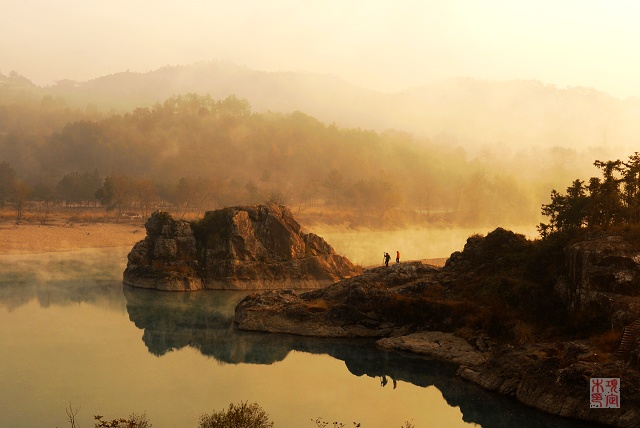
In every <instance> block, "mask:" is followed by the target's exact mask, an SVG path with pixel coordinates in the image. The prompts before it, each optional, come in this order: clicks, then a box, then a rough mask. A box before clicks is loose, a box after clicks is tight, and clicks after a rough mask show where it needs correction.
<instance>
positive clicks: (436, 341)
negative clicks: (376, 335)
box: [376, 331, 487, 367]
mask: <svg viewBox="0 0 640 428" xmlns="http://www.w3.org/2000/svg"><path fill="white" fill-rule="evenodd" d="M376 344H377V345H378V346H379V347H381V348H383V349H395V350H398V351H408V352H413V353H414V354H420V355H425V356H427V357H429V358H433V359H436V360H443V361H448V362H452V363H455V364H458V365H462V366H467V367H476V366H479V365H481V364H484V363H485V362H487V357H486V356H485V355H484V354H483V353H482V352H480V351H479V350H477V349H475V348H474V347H473V346H471V345H470V344H469V342H467V341H466V340H464V339H463V338H461V337H457V336H454V335H453V334H450V333H443V332H441V331H422V332H419V333H412V334H408V335H406V336H400V337H387V338H384V339H380V340H378V341H377V342H376Z"/></svg>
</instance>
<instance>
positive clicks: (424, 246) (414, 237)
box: [313, 226, 538, 266]
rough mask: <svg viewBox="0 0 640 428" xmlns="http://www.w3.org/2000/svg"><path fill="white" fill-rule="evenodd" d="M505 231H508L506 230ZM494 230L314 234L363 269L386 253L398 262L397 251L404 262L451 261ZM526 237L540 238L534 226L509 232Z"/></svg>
mask: <svg viewBox="0 0 640 428" xmlns="http://www.w3.org/2000/svg"><path fill="white" fill-rule="evenodd" d="M505 228H506V227H505ZM494 229H495V228H493V229H491V228H489V229H488V228H482V227H478V228H469V229H447V228H441V229H433V228H432V229H420V228H415V229H404V230H395V231H383V232H381V231H346V232H345V231H344V229H341V228H340V229H337V228H331V227H325V228H323V227H319V228H316V229H314V230H313V232H314V233H317V234H318V235H320V236H322V237H323V238H324V239H325V240H326V241H327V242H328V243H329V244H331V245H332V246H333V248H334V249H335V250H336V252H337V253H338V254H342V255H345V256H347V257H348V258H349V260H351V261H352V262H353V263H356V264H359V265H362V266H373V265H381V264H382V263H383V257H382V256H383V254H384V253H385V252H387V253H389V254H390V255H391V256H392V261H395V256H396V251H400V257H401V259H402V260H422V259H434V258H448V257H449V256H450V255H451V253H453V252H454V251H462V249H463V248H464V244H465V243H466V242H467V238H468V237H469V236H471V235H475V234H480V235H487V233H489V232H491V231H492V230H494ZM506 229H508V230H512V231H513V232H515V233H520V234H523V235H525V236H526V237H527V238H529V239H535V238H537V237H538V233H537V231H536V228H535V226H514V227H508V228H506Z"/></svg>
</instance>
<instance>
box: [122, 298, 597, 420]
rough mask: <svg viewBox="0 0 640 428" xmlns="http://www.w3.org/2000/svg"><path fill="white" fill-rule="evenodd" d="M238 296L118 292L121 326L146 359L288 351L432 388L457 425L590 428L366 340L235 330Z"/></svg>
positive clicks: (232, 358)
mask: <svg viewBox="0 0 640 428" xmlns="http://www.w3.org/2000/svg"><path fill="white" fill-rule="evenodd" d="M246 294H247V293H246V292H237V291H217V290H216V291H198V292H190V293H168V292H158V291H155V290H146V289H137V288H132V287H127V286H125V287H124V295H125V297H126V300H127V311H128V313H129V319H130V320H131V321H132V322H133V323H134V324H135V325H136V327H138V328H139V329H141V330H143V331H144V333H143V341H144V343H145V345H146V346H147V349H148V350H149V352H151V353H152V354H154V355H158V356H160V355H164V354H166V353H167V352H170V351H173V350H178V349H181V348H184V347H192V348H195V349H197V350H199V351H200V352H201V353H202V354H203V355H206V356H209V357H212V358H214V359H216V360H217V361H219V362H222V363H228V364H240V363H249V364H272V363H274V362H277V361H282V360H284V359H285V358H286V356H287V355H288V354H289V352H291V351H299V352H306V353H311V354H326V355H330V356H331V357H333V358H336V359H338V360H341V361H344V362H345V365H346V367H347V369H348V370H349V372H351V373H352V374H353V375H355V376H369V377H373V378H379V379H380V380H381V386H383V387H386V388H393V387H395V385H396V383H397V382H407V383H411V384H414V385H417V386H420V387H429V386H435V387H436V388H437V389H438V390H440V391H441V393H442V395H443V397H444V399H445V400H446V401H447V403H448V404H449V405H450V406H452V407H460V409H461V412H462V415H463V420H464V421H465V422H472V423H477V424H480V425H481V426H484V427H505V428H506V427H512V426H521V427H556V426H563V427H576V428H577V427H585V426H586V427H589V426H596V425H586V424H584V423H579V422H574V421H571V420H565V419H559V418H555V417H552V416H548V415H545V414H541V413H539V412H536V411H535V410H533V409H531V408H528V407H525V406H522V405H520V404H518V403H516V402H515V401H510V400H507V399H505V398H504V397H502V396H498V395H496V394H493V393H490V392H487V391H484V390H482V389H480V388H479V387H477V386H475V385H472V384H470V383H467V382H464V381H462V380H461V379H459V378H457V377H455V376H454V375H455V370H456V367H454V366H452V365H450V364H446V363H441V362H436V361H429V360H425V359H423V358H420V357H416V356H412V355H403V354H400V353H397V352H388V351H382V350H379V349H377V348H376V347H375V346H374V344H373V341H371V340H369V339H330V338H325V339H321V338H310V337H301V336H292V335H282V334H269V333H255V332H246V331H239V330H237V329H236V328H235V327H234V324H233V313H234V308H235V306H236V304H237V303H238V302H239V301H240V300H241V299H242V298H243V297H244V296H245V295H246ZM385 380H386V382H385ZM399 387H401V385H400V386H399Z"/></svg>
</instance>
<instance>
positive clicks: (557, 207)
mask: <svg viewBox="0 0 640 428" xmlns="http://www.w3.org/2000/svg"><path fill="white" fill-rule="evenodd" d="M594 166H596V167H597V168H598V169H600V170H601V171H602V178H600V177H591V178H590V179H589V184H588V186H586V187H585V186H584V181H581V180H575V181H574V182H573V183H572V185H571V186H570V187H568V188H567V190H566V192H567V193H566V195H563V194H561V193H559V192H558V191H556V190H555V189H553V190H552V191H551V203H549V204H543V205H542V214H543V215H545V216H547V217H549V223H540V224H539V225H538V231H539V232H540V234H541V235H542V236H543V237H545V236H548V235H550V234H551V233H554V232H564V231H569V230H572V229H580V228H582V227H587V228H595V227H602V228H605V229H606V228H608V227H609V226H612V225H620V224H634V223H638V222H640V215H639V214H640V155H639V154H638V153H637V152H636V153H634V154H633V155H631V156H630V157H629V161H628V162H622V161H621V160H615V161H605V162H603V161H600V160H596V161H595V162H594Z"/></svg>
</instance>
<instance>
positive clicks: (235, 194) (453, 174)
mask: <svg viewBox="0 0 640 428" xmlns="http://www.w3.org/2000/svg"><path fill="white" fill-rule="evenodd" d="M202 67H205V66H204V65H202ZM175 71H176V70H174V69H173V68H167V69H166V70H159V71H157V72H155V73H158V75H161V74H162V73H169V74H171V73H173V72H175ZM246 72H247V73H251V72H250V71H246ZM129 74H130V73H125V74H122V75H114V76H110V77H106V78H103V79H97V80H95V81H91V82H86V83H84V84H75V83H72V82H61V83H60V84H59V85H57V86H56V87H53V88H40V87H37V86H35V85H33V84H32V83H31V82H30V81H29V80H28V79H27V78H24V77H22V76H20V75H18V74H17V73H11V74H10V75H9V76H0V205H3V204H6V203H9V204H13V205H14V206H19V205H20V204H18V203H17V202H16V201H17V199H16V198H17V197H18V196H20V198H21V199H22V200H24V199H25V198H27V197H28V198H30V200H31V201H53V202H56V203H64V204H75V205H78V204H80V205H81V204H94V203H97V202H98V200H99V201H100V202H101V203H103V204H104V205H105V206H106V207H108V208H115V207H117V208H118V209H119V210H123V209H131V210H134V211H137V210H141V207H143V206H144V207H145V211H146V210H148V209H150V208H153V207H157V206H158V205H159V204H163V203H170V204H173V205H174V206H176V207H183V208H184V210H185V211H187V210H193V211H197V212H202V211H203V210H205V209H214V208H219V207H223V206H229V205H240V204H253V203H259V202H266V201H269V200H270V201H272V202H278V203H286V204H288V205H292V206H297V207H301V206H310V205H314V206H324V207H327V209H328V210H329V211H331V212H340V213H342V214H343V215H344V218H347V219H348V220H347V222H351V223H352V224H354V225H368V226H384V225H390V224H393V225H394V226H401V225H402V224H406V223H408V222H412V223H422V222H425V221H428V222H436V223H438V224H442V223H445V224H455V225H483V226H485V225H486V226H491V227H494V226H497V225H515V224H528V225H535V224H537V222H538V221H539V219H540V206H541V205H542V204H543V203H546V202H548V200H549V191H550V189H552V188H558V187H559V188H562V186H564V185H565V184H566V183H567V182H569V181H570V180H572V179H573V178H574V177H576V176H585V175H589V174H591V171H590V170H588V171H587V169H588V168H592V164H593V160H594V159H598V158H602V159H611V158H615V157H618V156H620V155H619V154H613V155H612V154H610V153H600V152H594V151H593V150H576V149H571V148H561V147H551V148H545V147H537V146H532V147H522V148H518V147H517V146H516V145H515V144H506V145H503V146H502V149H504V150H503V151H496V150H491V149H487V150H484V151H482V152H480V153H475V154H469V153H470V152H469V151H468V150H467V149H466V147H465V146H464V145H463V144H462V142H461V141H458V140H456V139H455V138H453V137H452V136H451V135H447V134H442V135H438V136H434V137H426V136H416V134H410V133H406V132H402V131H394V130H386V131H377V130H372V129H371V128H362V127H346V126H343V125H339V124H337V123H333V122H327V121H323V120H322V119H319V118H317V117H315V116H313V115H311V114H309V113H308V112H302V111H300V110H296V111H292V112H273V111H263V110H257V109H256V108H255V107H254V106H253V105H252V104H251V103H250V102H249V101H248V100H246V99H244V98H242V97H240V96H236V95H230V96H226V97H218V98H216V97H214V96H212V95H198V94H195V93H187V94H184V95H176V96H171V97H169V98H167V99H164V100H162V101H160V102H156V103H153V104H146V102H145V103H143V102H141V104H139V105H138V107H136V108H132V109H130V110H126V111H119V110H111V111H107V110H105V109H104V107H105V105H106V104H105V105H97V104H82V102H81V100H87V99H90V97H89V98H83V97H85V96H86V93H85V92H83V91H85V90H86V88H87V87H90V86H91V85H94V86H96V87H103V86H102V85H103V83H104V81H108V80H109V79H120V78H122V79H123V80H122V82H120V83H114V84H113V86H112V92H111V96H112V97H113V99H123V100H124V99H129V100H131V99H133V96H132V95H131V94H132V92H131V91H134V89H135V88H137V90H138V92H137V94H138V95H139V97H140V99H143V98H145V97H146V95H144V94H147V93H150V92H146V91H151V89H148V87H149V88H157V87H159V86H158V85H160V83H157V84H155V85H151V84H149V86H148V87H147V86H145V85H144V84H143V82H144V80H145V78H147V77H149V76H151V75H154V73H148V74H144V75H136V78H140V79H141V80H140V82H139V83H140V84H139V85H133V86H130V87H129V90H126V89H125V88H127V87H128V86H127V85H126V82H127V81H128V77H127V76H128V75H129ZM129 77H130V76H129ZM254 77H255V76H254ZM250 80H253V79H250ZM258 80H259V79H258ZM285 80H286V82H287V83H286V84H287V85H290V84H291V81H290V80H287V79H285ZM285 80H283V84H285V83H284V82H285ZM293 81H295V79H294V80H293ZM101 82H102V83H101ZM165 83H166V82H165ZM176 85H177V84H176ZM469 85H471V87H474V83H473V82H470V83H469ZM160 86H161V85H160ZM180 87H182V86H179V85H178V86H176V87H168V88H167V89H166V91H167V92H171V91H174V90H175V91H177V90H179V88H180ZM532 87H536V85H535V84H533V86H532ZM64 88H66V89H64ZM118 89H119V90H120V91H122V92H120V93H119V92H118ZM542 89H543V90H544V91H547V90H550V89H548V88H547V89H544V88H542ZM542 89H541V90H542ZM56 91H60V92H57V93H56ZM552 92H553V91H552ZM104 93H105V94H107V93H109V91H107V90H105V92H104ZM127 93H128V94H129V95H131V96H132V98H127V95H126V94H127ZM62 94H66V95H64V96H63V95H62ZM83 94H85V95H83ZM447 94H449V96H450V97H452V98H456V97H457V95H456V92H455V91H454V90H453V89H451V90H450V91H447ZM74 96H75V97H76V98H73V97H74ZM327 96H328V97H329V95H327ZM341 96H346V95H345V94H342V95H341ZM478 96H479V99H480V98H484V99H492V97H490V96H489V95H487V94H484V95H482V94H480V95H478ZM594 96H596V98H598V97H600V96H602V97H604V99H605V100H608V102H609V101H610V102H614V101H615V100H613V99H611V98H608V97H606V96H604V95H602V94H598V93H596V94H595V95H594ZM576 97H577V99H582V98H581V97H582V95H579V94H577V93H576ZM302 98H304V97H301V99H302ZM363 100H364V99H363ZM363 100H361V101H363ZM307 101H309V100H307ZM148 102H150V101H148ZM345 103H346V101H345ZM596 104H598V103H595V104H594V105H596ZM80 105H82V107H77V106H80ZM336 106H338V105H337V104H336ZM348 107H349V105H348V104H345V105H341V106H340V108H342V109H348ZM369 107H370V108H369V109H366V110H362V111H361V112H360V114H363V115H365V116H366V115H367V114H369V113H370V114H371V117H372V118H373V117H375V115H373V113H372V112H373V110H372V109H375V103H373V102H372V105H371V106H369ZM336 108H337V107H336ZM585 108H586V107H585ZM594 108H595V107H594ZM427 110H428V111H432V112H435V111H437V109H431V108H429V109H427ZM398 111H400V110H398ZM419 111H422V110H416V113H415V114H418V113H419ZM380 113H381V112H380ZM399 114H400V113H399ZM410 114H411V112H406V115H407V116H410ZM443 114H444V113H443ZM469 114H470V113H469ZM485 114H486V115H488V114H489V113H485ZM479 117H482V116H479ZM619 119H620V120H622V118H619ZM442 121H443V123H444V119H442ZM639 123H640V122H639ZM449 125H450V126H453V124H452V123H449ZM477 125H478V126H479V127H482V125H483V123H482V122H481V123H478V124H477ZM507 125H508V124H507V123H506V122H505V126H507ZM589 126H595V125H594V124H593V122H588V123H585V124H584V126H583V127H585V128H587V127H589ZM452 129H453V128H452ZM452 132H453V130H452ZM487 132H488V131H487ZM572 135H573V134H572ZM514 138H515V137H514ZM514 141H515V140H514ZM634 141H635V140H634ZM502 149H501V150H502ZM627 153H628V152H627V151H625V152H624V153H623V154H627ZM16 183H20V186H18V185H17V184H16ZM16 189H18V190H16ZM98 191H99V192H98ZM96 192H98V193H96ZM16 195H17V196H16ZM96 195H97V196H96ZM12 198H13V199H12ZM319 211H322V210H319Z"/></svg>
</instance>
